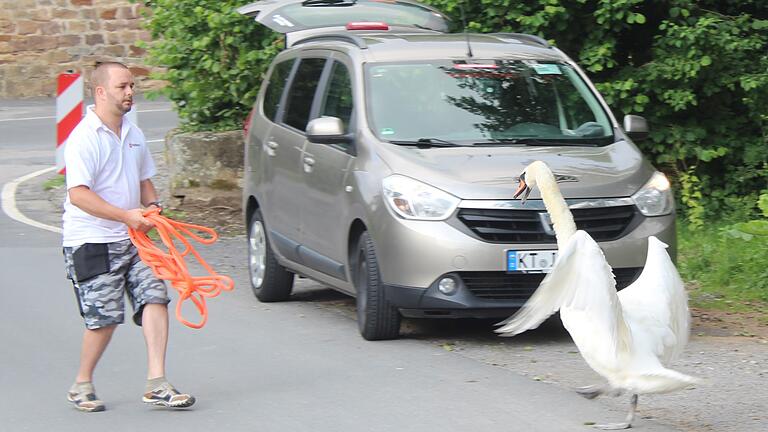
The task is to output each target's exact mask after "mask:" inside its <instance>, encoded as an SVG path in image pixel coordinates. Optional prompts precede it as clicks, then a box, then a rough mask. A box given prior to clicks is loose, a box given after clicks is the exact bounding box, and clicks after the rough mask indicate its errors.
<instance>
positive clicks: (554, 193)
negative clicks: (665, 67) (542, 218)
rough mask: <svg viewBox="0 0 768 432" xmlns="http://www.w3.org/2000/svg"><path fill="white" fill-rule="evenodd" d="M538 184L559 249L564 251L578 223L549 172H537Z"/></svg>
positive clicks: (535, 172)
mask: <svg viewBox="0 0 768 432" xmlns="http://www.w3.org/2000/svg"><path fill="white" fill-rule="evenodd" d="M534 174H535V175H536V184H537V185H538V186H539V191H540V192H541V199H542V200H543V201H544V207H546V208H547V212H548V213H549V217H550V218H551V219H552V225H553V227H554V229H555V237H556V238H557V248H558V249H560V250H562V249H563V248H564V247H565V244H566V243H567V242H568V239H569V238H571V236H572V235H573V234H574V233H575V232H576V223H575V222H574V221H573V214H572V213H571V211H570V210H569V209H568V204H566V203H565V199H564V198H563V194H562V193H560V188H559V187H558V186H557V181H555V176H554V175H553V174H552V172H551V171H549V170H535V171H534Z"/></svg>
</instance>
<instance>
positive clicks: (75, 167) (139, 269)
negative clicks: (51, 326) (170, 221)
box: [63, 62, 195, 412]
mask: <svg viewBox="0 0 768 432" xmlns="http://www.w3.org/2000/svg"><path fill="white" fill-rule="evenodd" d="M91 84H92V88H93V97H94V100H95V106H94V105H92V106H89V107H88V108H87V109H86V115H85V117H84V118H83V120H82V121H81V122H80V124H79V125H78V126H77V127H76V128H75V129H74V130H73V131H72V134H71V135H70V136H69V138H68V140H67V144H66V149H65V153H64V161H65V163H66V169H67V171H66V172H67V175H66V177H67V192H68V193H67V199H66V201H65V203H64V216H63V221H64V242H63V245H64V258H65V264H66V269H67V273H68V276H69V278H70V279H71V280H72V284H73V285H74V288H75V295H76V297H77V301H78V305H79V307H80V314H81V315H82V317H83V318H84V320H85V333H84V334H83V341H82V349H81V352H80V368H79V370H78V372H77V377H76V378H75V383H74V384H73V385H72V387H71V388H70V390H69V392H68V394H67V399H68V400H69V401H70V402H71V403H73V404H74V405H75V407H76V408H77V409H79V410H81V411H87V412H94V411H103V410H104V409H105V407H104V403H103V402H102V401H101V400H99V398H98V397H96V392H95V390H94V387H93V384H92V380H93V371H94V369H95V367H96V363H97V362H98V361H99V358H101V355H102V353H103V352H104V350H105V349H106V347H107V344H109V341H110V339H111V337H112V334H113V333H114V331H115V328H116V327H117V325H118V324H121V323H122V322H123V321H124V314H125V297H126V296H127V297H128V299H129V300H130V302H131V305H132V306H133V312H134V314H133V321H134V322H135V323H136V324H137V325H140V326H142V331H143V333H144V339H145V341H146V346H147V358H148V362H147V363H148V367H147V386H146V393H145V394H144V397H143V401H144V402H145V403H148V404H154V405H161V406H166V407H172V408H183V407H188V406H191V405H192V404H194V403H195V398H194V397H193V396H191V395H189V394H183V393H179V392H178V391H177V390H176V389H175V388H174V387H173V386H172V385H170V384H169V383H168V381H167V380H166V379H165V353H166V348H167V342H168V307H167V305H168V303H169V302H170V300H169V299H168V292H167V289H166V286H165V284H164V283H163V282H162V281H161V280H159V279H157V278H156V277H155V276H154V274H153V273H152V271H151V270H150V269H149V267H147V266H146V265H145V264H144V263H143V262H142V261H141V260H140V259H139V257H138V254H137V251H136V248H135V247H134V246H133V244H132V243H131V241H130V239H129V237H128V227H130V228H133V229H136V230H139V231H142V232H147V231H148V230H150V229H152V227H153V224H152V222H150V221H149V220H148V219H146V218H144V216H143V210H142V208H141V207H142V206H145V207H149V208H152V207H160V203H159V201H158V200H157V193H156V191H155V187H154V185H153V184H152V180H150V178H151V177H152V176H153V175H154V174H155V166H154V162H153V161H152V157H151V155H150V153H149V149H148V148H147V145H146V142H145V139H144V134H143V133H142V132H141V131H140V130H139V128H138V127H136V125H134V124H132V123H131V122H130V121H128V119H127V118H126V117H125V114H126V113H127V112H128V111H130V110H131V105H132V104H133V94H134V93H133V87H134V81H133V76H132V74H131V72H130V71H129V70H128V68H127V67H126V66H125V65H123V64H121V63H114V62H108V63H101V64H99V65H97V66H96V68H95V69H94V71H93V74H92V78H91Z"/></svg>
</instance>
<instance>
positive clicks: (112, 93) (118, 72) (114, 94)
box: [103, 67, 134, 115]
mask: <svg viewBox="0 0 768 432" xmlns="http://www.w3.org/2000/svg"><path fill="white" fill-rule="evenodd" d="M133 86H134V82H133V74H131V72H130V71H129V70H128V69H123V68H121V67H112V68H110V69H109V80H108V82H107V85H106V86H104V87H103V88H104V97H103V100H104V102H106V106H107V107H108V108H109V109H110V110H113V109H114V110H115V111H114V112H115V114H118V113H119V114H120V115H123V114H125V113H127V112H128V111H130V110H131V106H132V105H133Z"/></svg>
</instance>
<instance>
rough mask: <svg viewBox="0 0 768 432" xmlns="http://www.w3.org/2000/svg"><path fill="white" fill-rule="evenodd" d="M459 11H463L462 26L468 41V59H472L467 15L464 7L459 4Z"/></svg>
mask: <svg viewBox="0 0 768 432" xmlns="http://www.w3.org/2000/svg"><path fill="white" fill-rule="evenodd" d="M459 10H460V11H461V25H462V26H463V27H464V36H465V37H466V39H467V57H470V58H471V57H472V45H470V44H469V33H467V15H466V14H465V13H464V6H462V3H459Z"/></svg>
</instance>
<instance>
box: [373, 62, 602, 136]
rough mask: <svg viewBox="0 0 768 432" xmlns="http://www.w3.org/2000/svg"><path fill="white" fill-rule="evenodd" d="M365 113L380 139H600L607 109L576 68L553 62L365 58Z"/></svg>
mask: <svg viewBox="0 0 768 432" xmlns="http://www.w3.org/2000/svg"><path fill="white" fill-rule="evenodd" d="M366 80H367V86H368V88H367V90H368V92H369V106H368V116H369V123H370V124H371V127H372V129H373V132H374V133H375V134H376V135H377V136H378V137H379V138H380V139H382V140H387V141H399V142H408V141H416V140H419V139H421V138H424V137H429V138H431V139H438V140H446V141H451V142H458V143H463V144H473V145H606V144H610V143H612V142H613V130H612V127H611V122H610V120H609V118H608V115H607V114H606V113H605V111H604V110H603V108H602V107H601V105H600V103H599V102H598V100H597V99H596V97H595V95H594V94H593V93H592V92H591V91H590V90H589V88H588V87H587V85H586V84H585V83H584V81H583V80H582V79H581V77H580V76H579V75H578V73H577V72H576V71H575V70H574V69H573V68H572V67H571V66H569V65H567V64H563V63H553V62H536V61H528V60H525V61H511V60H489V61H474V62H473V63H466V62H459V61H449V60H447V61H430V62H418V63H398V64H392V63H387V64H383V63H373V64H369V65H367V67H366Z"/></svg>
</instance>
